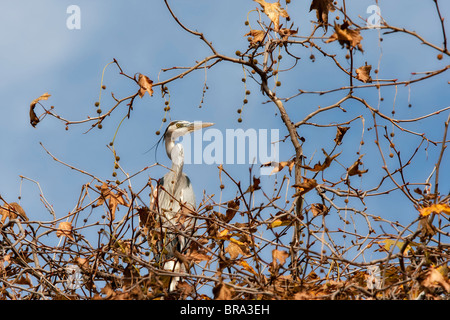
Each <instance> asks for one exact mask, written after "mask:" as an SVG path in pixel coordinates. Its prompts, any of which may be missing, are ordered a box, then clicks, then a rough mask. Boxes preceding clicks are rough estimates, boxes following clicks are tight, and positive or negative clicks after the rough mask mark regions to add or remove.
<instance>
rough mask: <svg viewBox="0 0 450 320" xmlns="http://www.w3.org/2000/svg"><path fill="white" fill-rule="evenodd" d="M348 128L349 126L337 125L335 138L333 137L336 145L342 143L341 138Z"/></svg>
mask: <svg viewBox="0 0 450 320" xmlns="http://www.w3.org/2000/svg"><path fill="white" fill-rule="evenodd" d="M348 129H350V127H340V126H338V127H337V132H336V138H334V142H336V145H340V144H341V143H342V138H344V135H345V133H346V132H347V130H348Z"/></svg>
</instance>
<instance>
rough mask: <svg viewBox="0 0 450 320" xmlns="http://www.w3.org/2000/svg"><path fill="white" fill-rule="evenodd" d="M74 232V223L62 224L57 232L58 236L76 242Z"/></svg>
mask: <svg viewBox="0 0 450 320" xmlns="http://www.w3.org/2000/svg"><path fill="white" fill-rule="evenodd" d="M72 230H73V227H72V222H69V221H63V222H60V223H59V225H58V230H56V236H57V237H68V238H69V239H70V240H72V241H75V239H74V237H73V235H72Z"/></svg>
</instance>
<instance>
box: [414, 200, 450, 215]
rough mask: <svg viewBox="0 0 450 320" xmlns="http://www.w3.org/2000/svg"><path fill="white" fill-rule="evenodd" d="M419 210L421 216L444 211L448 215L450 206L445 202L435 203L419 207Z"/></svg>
mask: <svg viewBox="0 0 450 320" xmlns="http://www.w3.org/2000/svg"><path fill="white" fill-rule="evenodd" d="M419 212H420V215H421V216H422V217H426V216H429V215H430V214H432V213H436V214H441V213H445V214H447V215H450V206H449V205H448V204H446V203H437V204H432V205H431V206H429V207H422V208H420V209H419Z"/></svg>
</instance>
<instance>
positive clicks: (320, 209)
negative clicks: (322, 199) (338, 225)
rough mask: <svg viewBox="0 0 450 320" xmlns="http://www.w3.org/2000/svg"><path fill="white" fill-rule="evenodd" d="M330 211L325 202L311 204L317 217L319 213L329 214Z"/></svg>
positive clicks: (312, 210)
mask: <svg viewBox="0 0 450 320" xmlns="http://www.w3.org/2000/svg"><path fill="white" fill-rule="evenodd" d="M328 211H329V209H328V208H327V206H326V205H324V204H323V203H313V204H312V205H311V212H312V214H313V215H314V216H315V217H316V216H319V215H326V214H328Z"/></svg>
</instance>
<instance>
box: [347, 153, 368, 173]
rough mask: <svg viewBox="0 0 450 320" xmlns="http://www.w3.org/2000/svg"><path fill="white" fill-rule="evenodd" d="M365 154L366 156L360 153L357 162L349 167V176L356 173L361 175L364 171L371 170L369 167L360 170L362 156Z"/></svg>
mask: <svg viewBox="0 0 450 320" xmlns="http://www.w3.org/2000/svg"><path fill="white" fill-rule="evenodd" d="M363 156H364V155H363V154H362V155H360V156H359V158H358V160H356V161H355V163H353V164H352V165H351V166H350V168H348V169H347V173H348V175H349V176H354V175H358V176H361V175H362V174H363V173H366V172H367V171H369V169H366V170H359V165H361V164H362V162H361V158H362V157H363Z"/></svg>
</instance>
